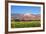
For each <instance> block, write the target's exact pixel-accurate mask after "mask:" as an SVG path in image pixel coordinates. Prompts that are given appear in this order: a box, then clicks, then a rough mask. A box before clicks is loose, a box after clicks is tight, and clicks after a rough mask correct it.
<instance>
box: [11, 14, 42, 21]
mask: <svg viewBox="0 0 46 34" xmlns="http://www.w3.org/2000/svg"><path fill="white" fill-rule="evenodd" d="M40 18H41V15H40V14H11V19H19V20H40Z"/></svg>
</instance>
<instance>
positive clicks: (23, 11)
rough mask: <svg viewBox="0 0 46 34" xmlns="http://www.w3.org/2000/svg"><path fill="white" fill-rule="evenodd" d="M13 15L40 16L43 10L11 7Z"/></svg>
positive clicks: (35, 7) (32, 7) (29, 7)
mask: <svg viewBox="0 0 46 34" xmlns="http://www.w3.org/2000/svg"><path fill="white" fill-rule="evenodd" d="M11 13H12V14H14V13H15V14H26V13H28V14H40V13H41V8H40V7H39V6H14V5H12V6H11Z"/></svg>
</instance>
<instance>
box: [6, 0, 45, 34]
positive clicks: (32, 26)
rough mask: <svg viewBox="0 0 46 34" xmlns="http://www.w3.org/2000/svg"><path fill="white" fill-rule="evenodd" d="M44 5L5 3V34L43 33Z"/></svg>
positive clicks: (17, 2)
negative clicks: (22, 33) (21, 33)
mask: <svg viewBox="0 0 46 34" xmlns="http://www.w3.org/2000/svg"><path fill="white" fill-rule="evenodd" d="M44 8H45V7H44V3H42V2H24V1H23V2H22V1H8V2H6V9H5V10H6V11H5V31H6V32H7V33H20V32H38V31H44V25H45V24H44V21H45V20H44V15H45V9H44Z"/></svg>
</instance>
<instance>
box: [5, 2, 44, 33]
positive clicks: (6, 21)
mask: <svg viewBox="0 0 46 34" xmlns="http://www.w3.org/2000/svg"><path fill="white" fill-rule="evenodd" d="M8 3H27V4H42V5H43V30H29V31H16V32H8ZM40 31H45V3H44V2H26V1H5V34H8V33H24V32H40Z"/></svg>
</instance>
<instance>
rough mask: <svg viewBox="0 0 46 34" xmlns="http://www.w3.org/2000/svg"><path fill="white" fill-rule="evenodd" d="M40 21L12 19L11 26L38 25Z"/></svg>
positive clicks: (26, 26)
mask: <svg viewBox="0 0 46 34" xmlns="http://www.w3.org/2000/svg"><path fill="white" fill-rule="evenodd" d="M40 25H41V24H40V21H20V22H19V21H12V22H11V28H28V27H40Z"/></svg>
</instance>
